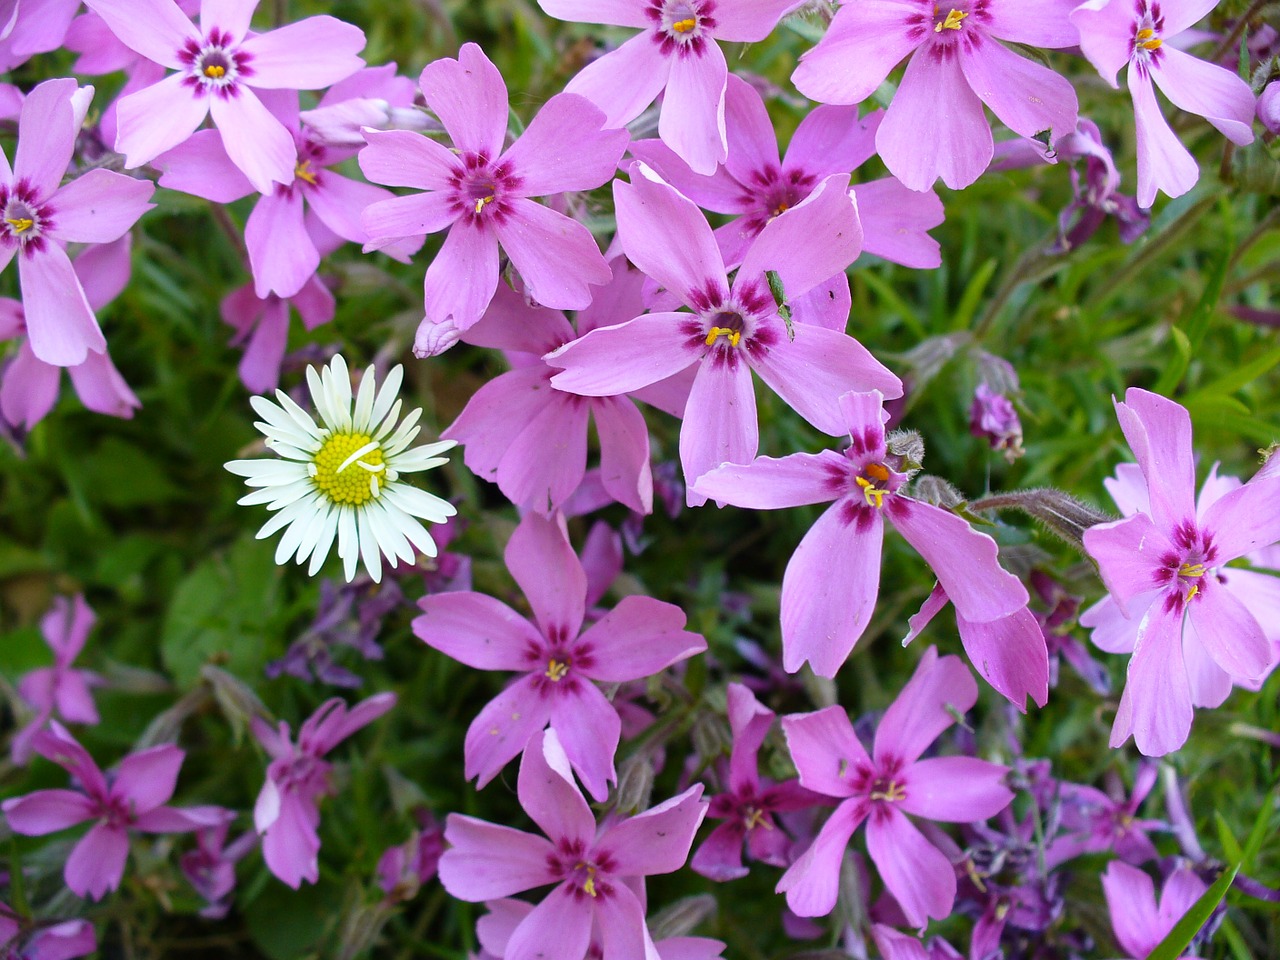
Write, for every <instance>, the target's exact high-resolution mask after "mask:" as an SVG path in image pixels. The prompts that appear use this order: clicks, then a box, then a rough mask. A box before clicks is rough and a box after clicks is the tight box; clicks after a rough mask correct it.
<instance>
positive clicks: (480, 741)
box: [463, 676, 551, 790]
mask: <svg viewBox="0 0 1280 960" xmlns="http://www.w3.org/2000/svg"><path fill="white" fill-rule="evenodd" d="M550 715H551V710H550V706H549V705H548V703H547V701H546V700H545V699H544V698H543V697H542V695H541V694H540V693H538V691H537V688H536V686H535V685H534V682H533V679H532V678H531V677H529V676H524V677H521V678H520V679H519V680H517V681H516V682H515V683H513V684H511V686H509V687H507V688H506V689H505V690H503V691H502V692H501V693H499V694H498V695H497V696H496V697H494V698H493V699H492V700H490V701H489V702H488V703H487V704H485V706H484V707H483V709H481V711H480V712H479V713H478V714H476V718H475V720H473V721H472V722H471V726H469V727H468V728H467V736H466V741H465V742H464V744H463V756H464V759H465V770H464V773H465V777H466V779H467V780H471V779H473V778H475V780H476V789H477V790H478V789H480V788H482V787H484V785H485V784H487V783H488V782H489V781H490V780H492V779H493V778H494V777H496V776H497V775H498V774H499V773H500V772H502V768H503V767H504V766H506V765H507V762H508V761H510V760H511V759H512V758H513V757H516V756H518V755H519V753H520V751H521V750H523V749H524V748H525V745H526V744H527V743H528V742H529V740H530V738H531V737H533V736H535V735H536V734H538V733H539V732H541V731H542V729H543V728H544V727H546V725H547V720H548V719H549V718H550Z"/></svg>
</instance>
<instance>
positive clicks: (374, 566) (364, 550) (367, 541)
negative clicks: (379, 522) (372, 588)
mask: <svg viewBox="0 0 1280 960" xmlns="http://www.w3.org/2000/svg"><path fill="white" fill-rule="evenodd" d="M356 521H357V523H358V525H359V530H360V556H361V558H362V559H363V560H364V568H365V569H366V570H368V571H369V576H371V577H372V578H373V582H374V583H381V582H382V550H381V549H380V548H379V546H378V538H377V537H376V536H375V535H374V532H373V526H372V525H371V524H370V523H369V511H368V510H360V511H358V512H357V513H356Z"/></svg>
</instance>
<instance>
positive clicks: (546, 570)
mask: <svg viewBox="0 0 1280 960" xmlns="http://www.w3.org/2000/svg"><path fill="white" fill-rule="evenodd" d="M503 557H504V559H505V560H506V562H507V569H508V570H510V571H511V576H513V577H514V578H515V581H516V583H518V584H519V585H520V589H521V590H522V591H523V592H524V595H525V597H526V598H527V599H528V601H529V606H530V607H532V608H533V615H534V619H535V620H537V622H538V626H539V627H540V628H541V629H542V634H543V636H545V637H566V638H573V637H576V636H577V635H578V630H579V628H581V626H582V616H583V613H584V612H585V607H586V596H587V575H586V574H585V573H584V572H583V570H582V564H581V563H579V562H578V557H577V554H575V553H574V552H573V547H572V546H571V545H570V544H569V540H568V538H567V536H566V535H565V533H564V531H563V530H562V529H561V527H560V524H558V523H557V522H555V521H554V520H547V519H544V518H543V517H540V516H537V515H536V514H528V515H526V516H525V518H524V519H523V520H521V521H520V525H519V526H518V527H516V530H515V533H513V534H512V535H511V539H510V540H509V541H507V549H506V552H505V553H504V554H503Z"/></svg>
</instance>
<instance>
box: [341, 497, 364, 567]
mask: <svg viewBox="0 0 1280 960" xmlns="http://www.w3.org/2000/svg"><path fill="white" fill-rule="evenodd" d="M338 556H340V557H341V558H342V572H343V573H344V574H345V575H346V578H347V583H350V582H351V581H352V580H354V579H355V578H356V564H358V563H359V562H360V538H359V536H358V535H357V533H356V512H355V510H353V509H351V508H350V507H343V508H342V509H341V510H340V512H339V515H338Z"/></svg>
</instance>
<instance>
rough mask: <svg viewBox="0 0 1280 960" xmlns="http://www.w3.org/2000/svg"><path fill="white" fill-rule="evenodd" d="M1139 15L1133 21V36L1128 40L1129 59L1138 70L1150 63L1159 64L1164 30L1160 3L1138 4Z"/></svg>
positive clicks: (1143, 68) (1162, 52)
mask: <svg viewBox="0 0 1280 960" xmlns="http://www.w3.org/2000/svg"><path fill="white" fill-rule="evenodd" d="M1139 10H1140V12H1141V13H1140V16H1139V17H1138V18H1137V19H1136V20H1134V21H1133V37H1132V38H1131V39H1130V40H1129V59H1130V61H1132V62H1133V63H1134V64H1135V65H1136V66H1137V67H1138V69H1139V70H1142V71H1145V70H1146V68H1147V67H1148V66H1149V65H1150V64H1152V63H1156V64H1159V62H1160V60H1161V59H1162V58H1163V57H1164V51H1163V50H1161V49H1160V48H1161V47H1162V46H1164V40H1162V39H1161V38H1160V34H1161V32H1162V31H1163V30H1164V14H1163V13H1162V12H1161V11H1160V4H1158V3H1148V4H1142V5H1140V6H1139Z"/></svg>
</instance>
